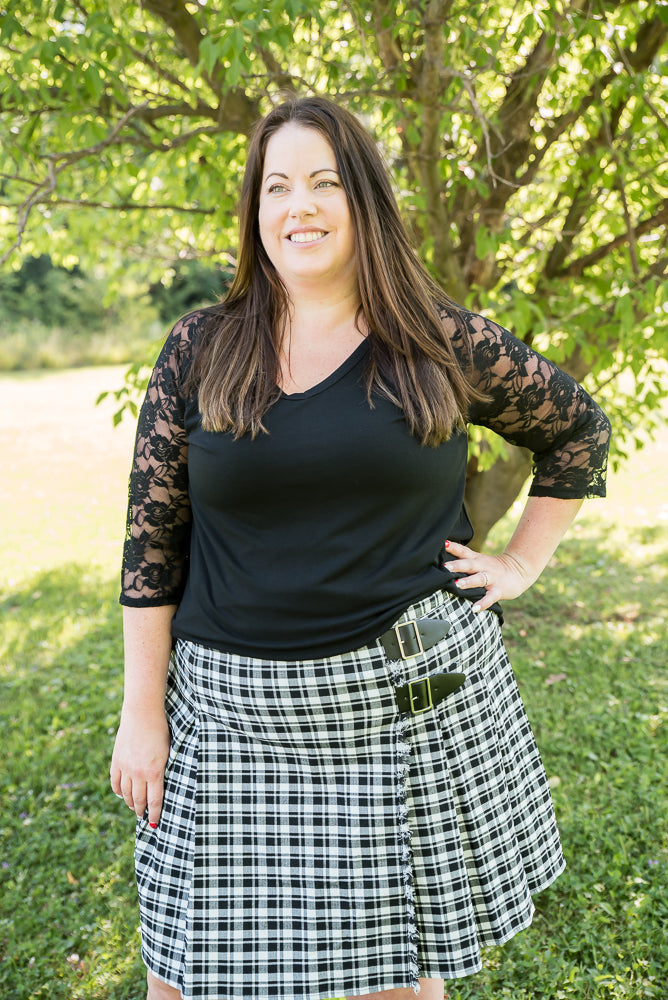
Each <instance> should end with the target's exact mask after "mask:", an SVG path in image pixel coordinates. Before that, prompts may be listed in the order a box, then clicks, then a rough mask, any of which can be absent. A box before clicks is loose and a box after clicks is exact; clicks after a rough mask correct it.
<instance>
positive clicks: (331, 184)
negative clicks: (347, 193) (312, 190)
mask: <svg viewBox="0 0 668 1000" xmlns="http://www.w3.org/2000/svg"><path fill="white" fill-rule="evenodd" d="M338 186H339V185H338V184H337V183H336V181H329V180H325V179H323V180H321V181H318V183H317V184H316V189H317V188H330V187H338Z"/></svg>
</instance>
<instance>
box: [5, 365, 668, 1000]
mask: <svg viewBox="0 0 668 1000" xmlns="http://www.w3.org/2000/svg"><path fill="white" fill-rule="evenodd" d="M120 381H121V374H120V371H119V370H117V369H91V370H77V371H69V372H64V373H59V374H44V375H39V376H27V375H21V376H13V377H2V378H0V422H1V424H2V428H3V475H2V477H1V479H0V505H1V512H2V513H1V517H2V532H1V533H0V614H1V616H2V618H1V629H2V632H1V638H0V685H1V687H0V732H1V733H2V744H3V752H2V757H1V758H0V800H1V803H2V806H1V808H2V813H1V818H0V998H2V1000H33V998H49V1000H92V998H96V1000H97V998H100V1000H143V998H144V996H145V990H144V972H143V966H142V964H141V961H140V959H139V937H138V930H137V924H138V919H137V911H136V901H135V890H134V883H133V871H132V834H133V828H134V824H133V819H132V816H131V814H130V813H129V812H128V811H127V810H126V809H125V807H124V806H123V805H122V804H120V803H119V802H118V801H117V799H116V798H115V797H114V795H113V794H112V792H111V791H110V789H109V788H108V781H107V772H108V761H109V756H110V753H111V747H112V742H113V735H114V732H115V726H116V721H117V716H118V711H119V708H120V703H121V694H122V665H121V664H122V648H121V636H120V611H119V608H118V606H117V603H116V602H117V573H118V561H119V557H120V545H121V540H122V535H123V521H124V505H125V492H126V481H127V473H128V469H129V461H130V449H131V441H132V428H131V427H130V426H129V425H122V426H121V427H120V428H119V429H117V430H113V429H112V426H111V412H112V410H113V404H112V403H110V404H109V407H108V408H105V407H99V408H97V409H96V408H95V407H94V405H93V403H94V400H95V398H96V396H97V395H98V393H99V391H101V390H102V389H105V388H114V387H116V386H117V385H118V384H120ZM609 493H610V496H609V499H608V500H606V501H591V502H590V503H589V504H587V505H586V506H585V508H584V511H583V513H582V514H581V515H580V517H579V519H578V521H577V522H576V524H575V526H574V528H573V529H572V530H571V533H570V534H569V536H568V538H567V539H566V541H564V543H562V546H561V548H560V549H559V552H558V554H557V556H556V557H555V559H554V560H553V561H552V563H551V565H550V567H549V568H548V569H547V570H546V572H545V574H544V575H543V577H542V578H541V580H540V581H539V583H538V584H537V585H536V586H535V587H534V588H533V589H532V591H531V592H530V593H528V594H526V595H524V596H523V597H522V598H521V599H520V600H518V601H516V602H514V603H513V604H509V605H508V606H507V607H506V617H507V624H506V627H505V635H506V640H507V643H508V646H509V648H510V652H511V656H512V658H513V662H514V665H515V668H516V673H517V676H518V679H519V682H520V685H521V688H522V692H523V696H524V699H525V702H526V704H527V707H528V710H529V714H530V717H531V720H532V722H533V726H534V729H535V732H536V735H537V737H538V741H539V744H540V746H541V750H542V752H543V758H544V761H545V765H546V768H547V771H548V774H549V776H550V780H551V784H552V787H553V792H554V799H555V805H556V809H557V813H558V818H559V822H560V827H561V830H562V835H563V841H564V848H565V853H566V856H567V860H568V869H567V871H566V873H565V874H564V875H563V876H562V877H561V878H560V879H559V880H558V881H557V882H556V883H555V885H554V886H553V887H551V888H550V889H549V890H547V891H546V892H545V893H543V894H542V895H541V896H540V897H538V898H537V914H536V918H535V920H534V924H533V926H532V928H531V929H530V930H528V931H526V932H524V933H523V934H520V935H518V936H517V937H516V938H515V939H513V940H512V941H511V942H510V943H509V944H507V945H506V946H505V947H504V948H499V949H492V950H490V951H488V952H486V953H485V961H486V965H485V969H484V971H483V972H482V973H480V974H479V975H478V976H474V977H472V978H470V979H467V980H461V981H459V982H452V983H448V984H447V987H446V989H447V994H448V996H449V997H450V998H451V1000H483V998H484V1000H499V998H512V1000H561V998H575V1000H590V998H591V1000H604V998H605V1000H608V998H615V1000H622V998H624V1000H626V998H641V997H650V998H657V1000H664V998H665V997H666V996H668V935H667V932H666V931H667V927H668V891H667V890H668V801H667V796H666V790H667V788H668V753H667V752H666V751H667V749H668V747H667V743H668V740H667V737H666V734H667V731H668V727H667V721H668V669H667V660H668V646H667V638H666V617H667V604H668V586H667V585H666V570H667V568H668V530H667V529H668V503H667V502H666V497H667V496H668V435H667V434H666V433H665V432H664V434H663V436H662V438H661V439H660V440H658V441H657V442H655V443H653V444H650V445H649V446H648V447H647V448H646V449H644V450H643V451H641V452H638V453H637V454H635V455H634V456H633V458H632V460H631V461H630V463H629V464H628V466H627V468H626V469H625V470H624V471H623V472H621V473H620V474H618V475H614V476H612V477H611V481H610V489H609ZM511 520H512V518H509V519H507V520H506V522H504V523H502V524H501V525H499V526H498V527H497V529H495V532H494V537H493V539H492V542H493V543H494V544H496V545H501V544H502V540H503V538H504V537H505V535H506V534H507V533H508V531H509V530H510V528H511V523H510V522H511Z"/></svg>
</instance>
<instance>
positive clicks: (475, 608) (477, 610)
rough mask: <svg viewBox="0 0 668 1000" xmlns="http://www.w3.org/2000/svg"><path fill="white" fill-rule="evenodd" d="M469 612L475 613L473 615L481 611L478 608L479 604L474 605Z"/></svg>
mask: <svg viewBox="0 0 668 1000" xmlns="http://www.w3.org/2000/svg"><path fill="white" fill-rule="evenodd" d="M471 610H472V611H475V613H476V614H477V613H478V612H479V611H482V608H481V607H480V605H479V604H474V605H473V607H472V609H471Z"/></svg>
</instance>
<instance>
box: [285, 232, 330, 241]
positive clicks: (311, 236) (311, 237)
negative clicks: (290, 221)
mask: <svg viewBox="0 0 668 1000" xmlns="http://www.w3.org/2000/svg"><path fill="white" fill-rule="evenodd" d="M326 235H327V233H325V232H324V231H323V230H322V229H318V230H316V231H315V232H310V233H291V234H290V235H289V236H288V239H289V240H290V242H291V243H314V242H315V241H316V240H319V239H322V237H323V236H326Z"/></svg>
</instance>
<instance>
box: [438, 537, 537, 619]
mask: <svg viewBox="0 0 668 1000" xmlns="http://www.w3.org/2000/svg"><path fill="white" fill-rule="evenodd" d="M445 548H446V550H447V552H448V553H449V554H450V555H453V556H456V558H455V559H453V560H452V561H448V562H447V563H446V564H445V566H446V569H448V570H450V572H451V573H456V574H461V577H459V576H457V578H456V580H455V583H456V584H457V586H458V587H459V589H460V590H472V589H473V590H475V589H476V588H480V587H484V588H485V590H486V591H487V593H486V594H485V596H484V597H481V598H480V600H479V601H476V603H475V604H474V605H473V610H474V611H484V610H485V609H486V608H489V607H491V606H492V604H494V603H496V601H509V600H512V599H513V598H514V597H519V596H520V594H523V593H524V591H525V590H527V589H528V588H529V587H530V586H531V584H532V583H534V581H535V580H536V578H537V577H536V576H534V575H533V574H532V573H531V572H530V571H529V570H528V569H527V568H526V567H525V566H523V565H522V563H521V562H520V561H519V560H518V559H517V558H516V557H515V556H512V555H510V554H509V553H507V552H504V553H503V554H502V555H500V556H491V555H487V554H486V553H483V552H476V551H475V550H474V549H470V548H468V546H467V545H460V544H459V542H449V541H448V542H446V543H445Z"/></svg>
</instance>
